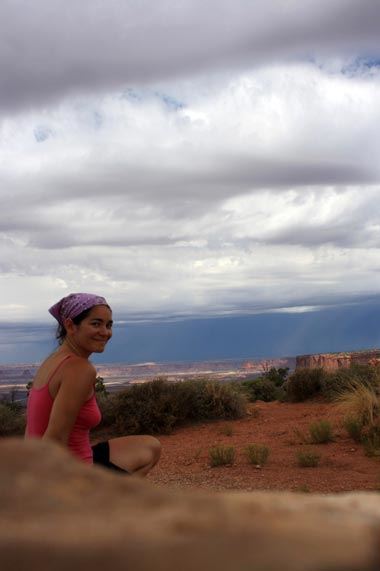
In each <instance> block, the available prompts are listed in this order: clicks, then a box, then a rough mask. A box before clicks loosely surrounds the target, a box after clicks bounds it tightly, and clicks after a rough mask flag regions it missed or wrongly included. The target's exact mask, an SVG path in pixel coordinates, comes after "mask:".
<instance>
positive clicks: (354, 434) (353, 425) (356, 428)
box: [343, 415, 364, 442]
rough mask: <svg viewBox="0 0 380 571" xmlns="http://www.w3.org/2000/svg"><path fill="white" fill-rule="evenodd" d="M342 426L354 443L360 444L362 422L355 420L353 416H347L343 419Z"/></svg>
mask: <svg viewBox="0 0 380 571" xmlns="http://www.w3.org/2000/svg"><path fill="white" fill-rule="evenodd" d="M343 426H344V428H345V429H346V431H347V433H348V435H349V436H350V437H351V438H352V439H353V440H355V442H361V440H362V437H363V427H364V426H363V422H362V421H361V420H360V419H358V418H355V417H354V416H350V415H347V416H346V417H345V418H344V419H343Z"/></svg>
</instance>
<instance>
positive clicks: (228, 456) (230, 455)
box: [209, 446, 235, 468]
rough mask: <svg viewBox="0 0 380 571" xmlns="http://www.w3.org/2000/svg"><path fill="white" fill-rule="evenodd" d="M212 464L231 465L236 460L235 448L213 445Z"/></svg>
mask: <svg viewBox="0 0 380 571" xmlns="http://www.w3.org/2000/svg"><path fill="white" fill-rule="evenodd" d="M209 458H210V465H211V466H212V467H213V468H214V467H215V466H228V465H229V466H231V465H232V464H233V463H234V461H235V448H234V447H233V446H212V448H210V450H209Z"/></svg>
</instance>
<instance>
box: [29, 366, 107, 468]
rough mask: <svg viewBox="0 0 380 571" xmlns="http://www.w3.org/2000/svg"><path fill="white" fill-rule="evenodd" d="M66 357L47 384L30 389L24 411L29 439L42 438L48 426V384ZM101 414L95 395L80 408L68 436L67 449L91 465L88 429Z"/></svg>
mask: <svg viewBox="0 0 380 571" xmlns="http://www.w3.org/2000/svg"><path fill="white" fill-rule="evenodd" d="M70 357H71V355H67V356H66V357H65V358H64V359H63V360H62V361H61V362H60V363H59V364H58V366H57V367H56V369H55V370H54V371H53V373H52V375H51V376H50V378H49V380H48V382H47V383H46V384H45V385H44V386H43V387H41V388H40V389H35V388H33V387H32V388H31V390H30V392H29V397H28V404H27V410H26V426H27V429H26V432H27V435H28V436H29V437H35V438H42V436H43V435H44V434H45V431H46V429H47V427H48V424H49V419H50V413H51V409H52V406H53V402H54V399H53V398H52V397H51V395H50V392H49V384H50V382H51V380H52V378H53V377H54V375H55V374H56V372H57V371H58V369H59V368H60V367H61V366H62V364H63V363H64V362H65V361H67V359H70ZM101 418H102V417H101V413H100V410H99V407H98V405H97V402H96V398H95V394H93V395H92V397H90V398H89V399H88V400H87V401H86V402H85V403H84V404H83V406H82V408H81V409H80V411H79V414H78V416H77V418H76V421H75V424H74V426H73V429H72V431H71V434H70V436H69V442H68V447H69V449H70V450H71V451H72V453H73V454H74V455H75V456H77V457H78V458H80V459H81V460H83V461H84V462H87V463H89V464H92V461H93V460H92V449H91V445H90V429H91V428H94V427H95V426H96V425H97V424H99V422H100V421H101Z"/></svg>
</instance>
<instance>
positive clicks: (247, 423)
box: [148, 402, 380, 493]
mask: <svg viewBox="0 0 380 571" xmlns="http://www.w3.org/2000/svg"><path fill="white" fill-rule="evenodd" d="M322 419H325V420H329V421H330V422H331V424H332V427H333V433H334V441H333V442H330V443H328V444H313V445H310V444H305V443H304V442H303V438H302V434H304V435H305V436H306V437H307V436H308V435H309V426H310V424H311V423H312V422H316V421H318V420H322ZM341 423H342V417H341V415H339V413H338V412H337V410H336V408H335V407H334V406H333V405H331V404H326V403H321V402H307V403H296V404H290V403H279V402H271V403H264V402H257V403H255V404H254V405H251V406H250V409H249V415H248V416H247V417H245V418H243V419H241V420H234V421H218V422H209V423H202V424H198V425H196V426H190V427H185V428H180V429H178V430H176V431H174V432H173V433H172V434H171V435H168V436H160V437H159V439H160V441H161V443H162V456H161V460H160V462H159V464H158V465H157V466H156V467H155V468H154V470H152V472H151V473H150V474H149V476H148V479H149V480H150V481H152V482H154V483H156V484H158V485H163V486H169V487H171V488H176V489H183V488H192V489H198V490H199V489H203V490H214V491H224V490H245V491H253V490H290V491H310V492H321V493H333V492H334V493H336V492H347V491H353V490H376V491H378V490H379V489H380V459H378V458H368V457H367V456H365V454H364V451H363V448H362V446H361V445H360V444H357V443H356V442H354V441H353V440H352V439H351V438H349V437H348V435H347V433H346V431H345V430H344V428H343V427H342V425H341ZM226 425H228V426H230V427H231V428H232V435H231V436H226V435H225V434H223V428H224V427H225V426H226ZM251 443H260V444H265V445H267V446H268V447H269V449H270V455H269V458H268V461H267V463H266V464H265V465H264V466H263V467H262V468H258V467H255V466H253V465H252V464H249V463H248V460H247V459H246V457H245V454H244V448H245V447H246V446H247V445H248V444H251ZM217 444H225V445H229V446H234V447H235V450H236V459H235V463H234V465H233V466H219V467H215V468H211V467H210V465H209V457H208V451H209V448H210V446H213V445H217ZM310 448H312V449H313V450H316V451H317V452H318V453H319V454H320V456H321V460H320V464H319V466H318V467H316V468H300V467H298V465H297V459H296V452H297V451H298V450H305V449H310Z"/></svg>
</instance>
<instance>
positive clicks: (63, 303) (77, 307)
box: [49, 293, 108, 325]
mask: <svg viewBox="0 0 380 571" xmlns="http://www.w3.org/2000/svg"><path fill="white" fill-rule="evenodd" d="M95 305H108V303H107V302H106V300H105V299H104V297H101V296H100V295H95V294H93V293H70V295H67V296H66V297H63V298H62V299H61V300H60V301H58V302H57V303H56V304H55V305H53V306H52V307H51V308H50V309H49V313H50V314H51V315H52V316H53V317H55V319H56V320H57V321H58V323H59V324H60V325H63V321H64V319H67V318H70V319H74V317H77V315H79V314H80V313H82V311H86V309H90V307H94V306H95Z"/></svg>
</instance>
